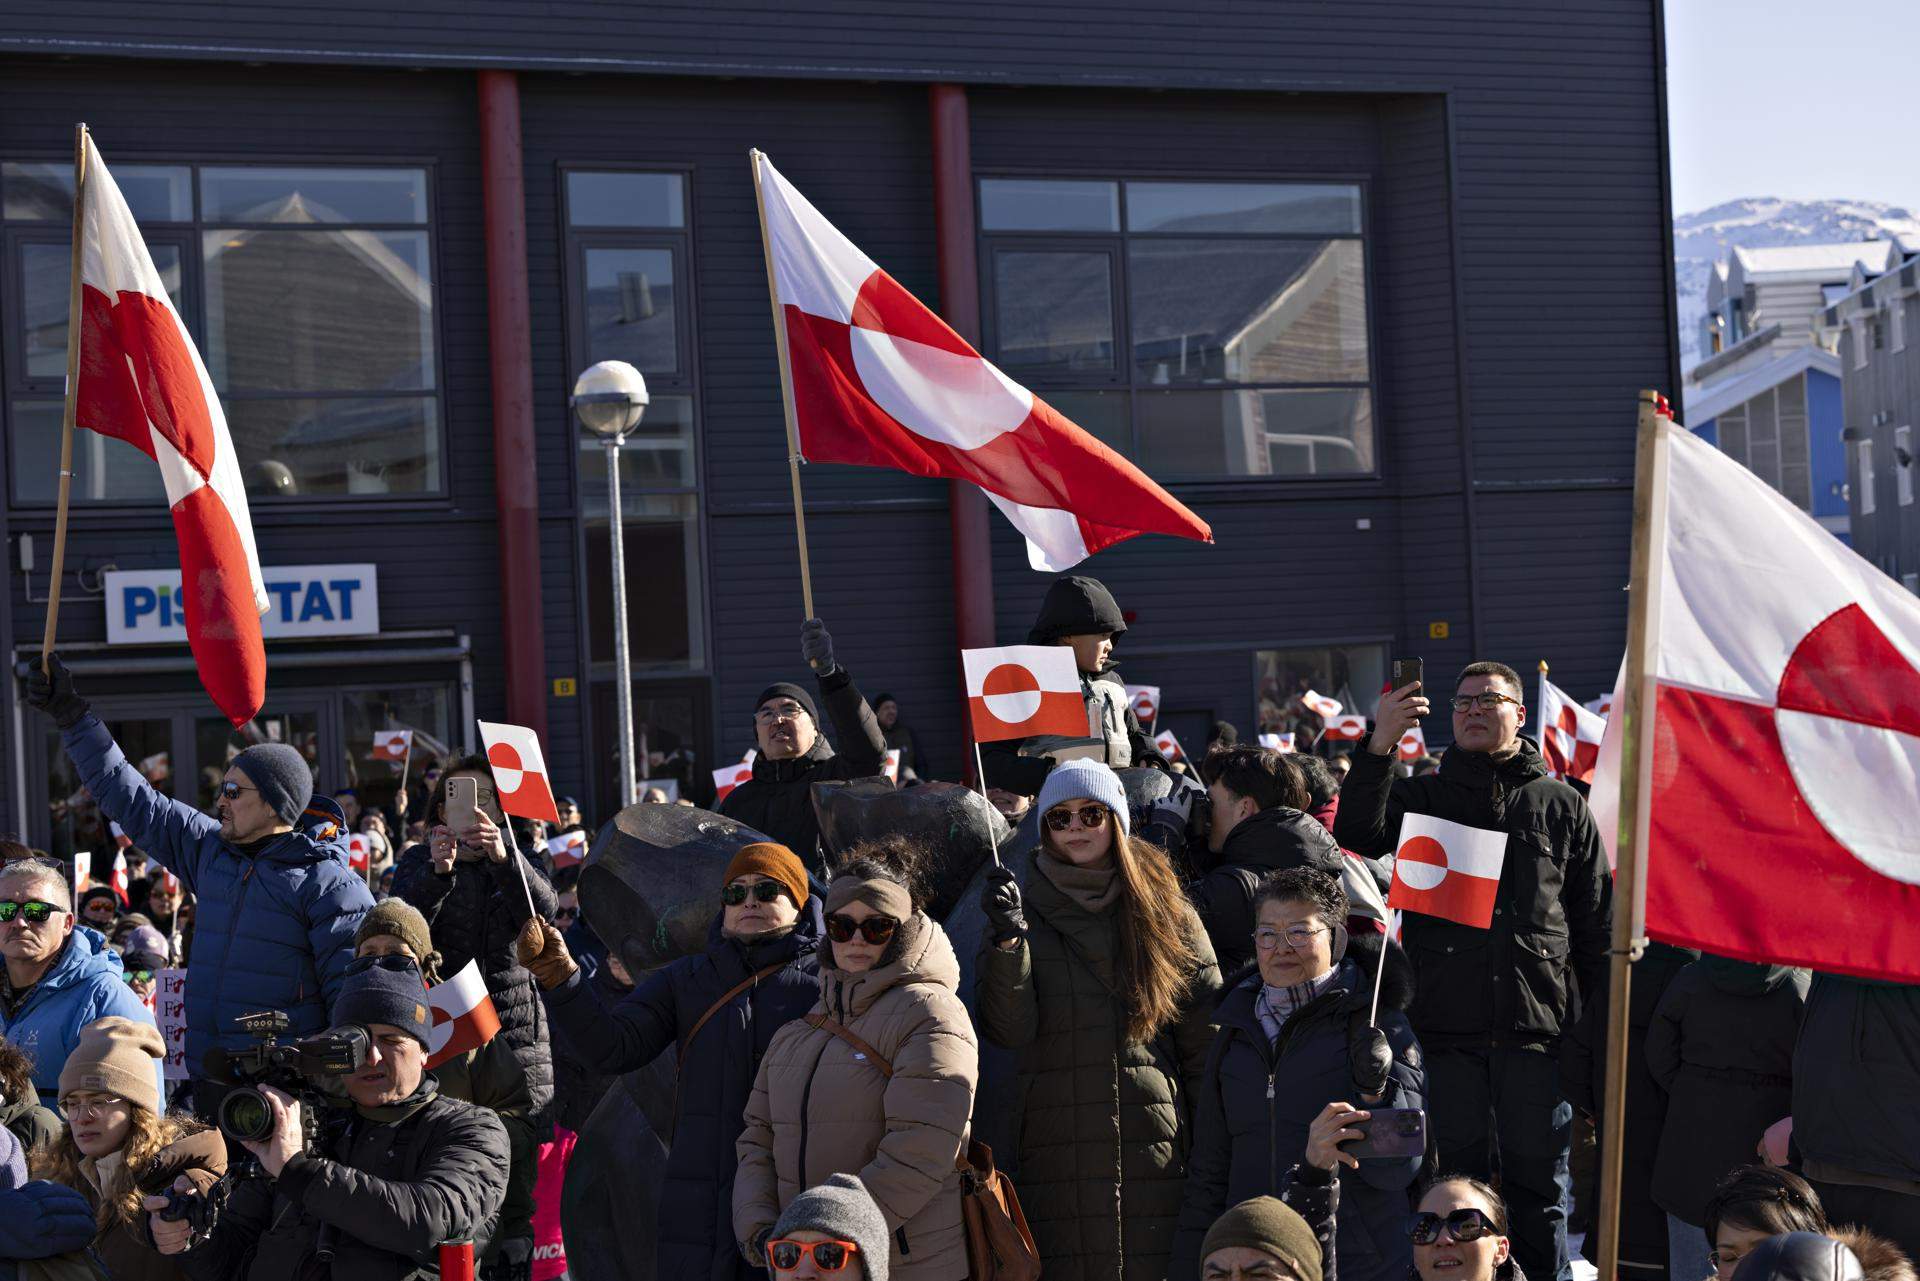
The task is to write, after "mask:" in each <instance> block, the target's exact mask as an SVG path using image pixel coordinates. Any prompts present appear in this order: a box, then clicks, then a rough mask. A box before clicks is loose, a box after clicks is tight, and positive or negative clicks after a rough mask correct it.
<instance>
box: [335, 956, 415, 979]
mask: <svg viewBox="0 0 1920 1281" xmlns="http://www.w3.org/2000/svg"><path fill="white" fill-rule="evenodd" d="M372 969H381V970H395V971H398V972H399V973H402V974H405V973H406V972H407V971H409V970H411V971H413V972H414V973H415V974H418V973H419V972H420V962H418V961H416V960H414V959H413V958H412V957H411V956H402V955H400V954H399V953H398V952H389V953H387V954H386V955H385V956H356V957H354V958H353V959H352V960H351V961H348V962H347V973H349V974H365V973H366V972H367V971H368V970H372Z"/></svg>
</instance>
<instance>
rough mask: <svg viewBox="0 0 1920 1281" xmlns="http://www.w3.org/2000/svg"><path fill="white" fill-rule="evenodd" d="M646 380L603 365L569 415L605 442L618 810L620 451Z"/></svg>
mask: <svg viewBox="0 0 1920 1281" xmlns="http://www.w3.org/2000/svg"><path fill="white" fill-rule="evenodd" d="M648 400H649V397H648V395H647V380H646V379H645V378H642V377H641V376H640V371H639V370H638V369H635V368H634V367H633V366H632V365H629V364H628V363H627V362H626V361H624V360H603V361H601V362H600V363H599V364H597V365H594V366H592V367H591V368H589V369H588V370H587V371H586V372H585V373H583V374H581V375H580V377H579V378H578V379H577V380H575V382H574V384H573V400H572V405H573V412H574V413H576V414H578V415H579V417H580V422H581V424H582V425H583V426H585V427H586V429H587V430H588V431H590V432H592V433H593V434H594V435H596V436H598V437H600V439H601V440H603V441H605V442H606V447H607V533H608V536H609V538H610V539H611V542H612V549H613V662H614V680H615V682H616V684H615V690H614V697H615V703H616V705H617V706H618V707H619V709H620V808H621V809H625V808H626V807H627V806H629V805H631V804H633V802H634V768H633V666H632V662H631V660H630V659H629V657H628V655H627V557H626V548H625V546H624V542H623V538H622V534H623V531H622V529H621V525H622V524H623V522H622V520H621V514H622V513H621V511H620V446H621V445H622V444H624V443H625V442H626V438H627V433H628V432H630V431H632V430H633V429H634V428H635V427H638V426H639V425H640V415H642V414H644V413H646V412H647V401H648Z"/></svg>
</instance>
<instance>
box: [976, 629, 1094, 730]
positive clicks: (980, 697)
mask: <svg viewBox="0 0 1920 1281" xmlns="http://www.w3.org/2000/svg"><path fill="white" fill-rule="evenodd" d="M960 665H961V666H962V667H963V668H964V669H965V670H966V677H967V706H968V708H969V709H970V710H971V711H972V713H973V737H974V739H975V741H977V742H981V743H991V742H995V741H997V740H999V739H1004V738H1026V737H1028V736H1030V735H1033V734H1063V735H1067V736H1069V737H1073V738H1085V737H1086V736H1087V700H1086V696H1085V695H1083V694H1082V693H1081V692H1080V669H1079V668H1078V667H1076V666H1075V665H1074V661H1073V650H1072V649H1071V648H1069V647H1068V646H1065V645H1003V646H1001V647H999V648H997V649H963V650H961V651H960Z"/></svg>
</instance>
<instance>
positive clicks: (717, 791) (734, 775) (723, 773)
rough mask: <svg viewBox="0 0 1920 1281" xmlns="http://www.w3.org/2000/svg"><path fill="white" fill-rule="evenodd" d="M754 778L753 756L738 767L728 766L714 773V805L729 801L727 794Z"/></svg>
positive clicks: (750, 755) (748, 757)
mask: <svg viewBox="0 0 1920 1281" xmlns="http://www.w3.org/2000/svg"><path fill="white" fill-rule="evenodd" d="M752 777H753V754H752V753H751V752H749V753H748V754H747V759H746V760H744V761H741V762H740V763H739V764H738V765H727V766H723V767H722V768H720V769H717V770H715V771H713V803H714V804H715V805H718V804H719V803H720V802H721V801H724V800H726V799H727V793H728V792H731V791H732V790H733V789H734V788H736V787H738V786H740V784H742V783H744V782H746V781H747V780H748V779H750V778H752Z"/></svg>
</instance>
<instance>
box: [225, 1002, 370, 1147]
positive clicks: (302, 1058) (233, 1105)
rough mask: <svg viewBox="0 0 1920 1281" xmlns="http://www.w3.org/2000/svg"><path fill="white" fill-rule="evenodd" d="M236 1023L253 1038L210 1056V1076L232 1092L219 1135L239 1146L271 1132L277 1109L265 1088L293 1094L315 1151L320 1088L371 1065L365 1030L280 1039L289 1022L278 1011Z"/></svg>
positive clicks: (248, 1016) (323, 1102)
mask: <svg viewBox="0 0 1920 1281" xmlns="http://www.w3.org/2000/svg"><path fill="white" fill-rule="evenodd" d="M234 1022H235V1023H236V1024H237V1025H238V1026H239V1027H240V1028H241V1029H242V1030H243V1031H245V1032H246V1033H247V1034H248V1035H249V1036H251V1037H252V1038H253V1039H254V1042H255V1043H254V1044H253V1045H251V1046H248V1047H247V1048H246V1049H244V1050H223V1049H221V1048H219V1047H217V1046H216V1047H215V1048H213V1049H212V1050H209V1051H208V1052H207V1060H206V1069H207V1074H208V1075H209V1076H211V1077H213V1079H215V1080H216V1081H222V1082H225V1083H227V1084H230V1085H232V1086H233V1087H234V1088H233V1089H231V1090H229V1091H227V1094H226V1096H225V1097H224V1098H222V1099H221V1100H220V1106H219V1107H218V1108H217V1109H216V1110H215V1113H214V1123H215V1124H217V1125H218V1126H219V1127H220V1133H222V1134H224V1135H226V1136H227V1137H228V1138H230V1139H233V1140H235V1141H238V1142H248V1141H253V1142H257V1141H259V1140H261V1139H264V1138H266V1137H267V1136H268V1135H270V1134H272V1133H273V1105H272V1104H271V1103H270V1102H269V1101H268V1099H267V1096H266V1095H264V1094H262V1093H261V1092H260V1087H261V1086H263V1085H271V1086H273V1087H274V1088H275V1089H278V1090H282V1091H284V1092H285V1093H287V1094H291V1095H292V1096H293V1097H294V1099H295V1100H296V1106H298V1107H299V1108H300V1111H301V1125H300V1130H301V1134H302V1136H303V1137H304V1139H305V1141H306V1146H307V1149H308V1150H309V1151H310V1152H311V1151H317V1150H318V1149H319V1145H320V1143H321V1138H322V1136H321V1128H322V1127H321V1125H320V1124H318V1122H319V1121H320V1120H321V1118H323V1117H324V1116H325V1113H326V1108H327V1101H326V1096H325V1095H324V1094H323V1093H322V1092H321V1091H320V1090H319V1089H318V1088H316V1086H317V1084H318V1083H319V1082H321V1081H323V1080H324V1079H326V1078H328V1077H342V1076H346V1075H348V1074H349V1073H352V1072H357V1071H359V1070H360V1067H361V1065H363V1064H364V1063H366V1061H367V1030H366V1029H365V1028H363V1027H336V1028H329V1029H327V1030H326V1031H325V1032H321V1033H319V1034H317V1035H315V1036H308V1037H301V1038H300V1039H298V1040H293V1041H282V1040H281V1039H280V1038H281V1037H282V1036H283V1035H285V1033H286V1031H287V1029H288V1027H289V1026H290V1024H289V1023H288V1021H287V1016H286V1015H285V1014H284V1013H282V1012H281V1011H279V1010H266V1011H262V1012H261V1013H258V1014H242V1015H241V1016H240V1017H239V1018H237V1019H235V1020H234Z"/></svg>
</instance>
